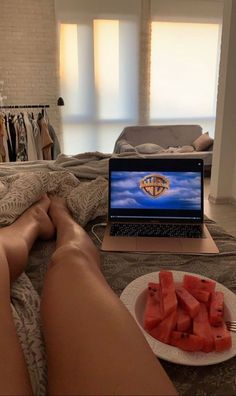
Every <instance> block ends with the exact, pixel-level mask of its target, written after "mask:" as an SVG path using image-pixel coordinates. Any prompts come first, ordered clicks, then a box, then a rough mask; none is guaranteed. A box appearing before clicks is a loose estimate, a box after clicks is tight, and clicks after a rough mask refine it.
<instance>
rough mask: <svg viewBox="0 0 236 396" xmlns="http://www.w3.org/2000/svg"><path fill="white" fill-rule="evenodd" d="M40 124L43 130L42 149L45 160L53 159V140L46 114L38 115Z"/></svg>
mask: <svg viewBox="0 0 236 396" xmlns="http://www.w3.org/2000/svg"><path fill="white" fill-rule="evenodd" d="M38 124H39V128H40V131H41V141H42V150H43V159H44V160H51V159H52V154H51V147H52V145H53V140H52V139H51V136H50V134H49V131H48V127H47V122H46V120H45V118H44V116H43V115H42V114H41V113H39V115H38Z"/></svg>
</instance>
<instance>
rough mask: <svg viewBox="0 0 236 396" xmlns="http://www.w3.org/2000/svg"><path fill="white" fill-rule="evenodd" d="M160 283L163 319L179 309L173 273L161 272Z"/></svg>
mask: <svg viewBox="0 0 236 396" xmlns="http://www.w3.org/2000/svg"><path fill="white" fill-rule="evenodd" d="M159 282H160V297H161V306H162V312H163V317H166V316H168V315H169V314H170V313H171V312H173V311H175V310H176V308H177V298H176V294H175V284H174V279H173V274H172V272H171V271H160V272H159Z"/></svg>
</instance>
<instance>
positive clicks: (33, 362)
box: [0, 152, 236, 396]
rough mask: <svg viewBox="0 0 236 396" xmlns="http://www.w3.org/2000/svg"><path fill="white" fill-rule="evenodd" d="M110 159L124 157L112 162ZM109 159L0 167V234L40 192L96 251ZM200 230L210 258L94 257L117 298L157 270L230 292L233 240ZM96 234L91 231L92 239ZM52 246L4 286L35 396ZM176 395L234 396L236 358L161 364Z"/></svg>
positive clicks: (41, 390) (39, 249)
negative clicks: (209, 239) (203, 279)
mask: <svg viewBox="0 0 236 396" xmlns="http://www.w3.org/2000/svg"><path fill="white" fill-rule="evenodd" d="M113 156H116V157H117V156H118V157H120V156H127V155H126V154H113ZM109 157H110V155H109V154H102V153H98V152H94V153H84V154H79V155H77V156H74V157H70V156H66V155H63V154H62V155H60V156H59V157H58V158H57V159H56V160H55V161H36V162H26V163H23V162H22V163H5V164H1V165H0V214H1V216H0V226H1V227H4V226H6V225H8V224H11V223H12V222H13V221H14V220H15V219H16V218H17V217H18V216H19V215H20V214H21V213H22V212H23V211H24V210H26V209H27V208H28V207H29V206H30V205H31V204H33V203H34V202H35V201H36V200H37V199H38V198H39V197H40V196H41V195H43V194H44V193H45V192H48V193H51V194H57V195H59V196H62V197H65V198H66V200H67V204H68V206H69V208H70V210H71V212H72V214H73V216H74V219H75V220H76V221H77V222H78V223H80V224H81V225H82V226H83V227H84V228H85V229H86V230H87V231H88V233H89V234H90V236H91V238H92V239H93V240H94V243H95V244H96V245H97V246H98V247H100V242H99V240H98V239H97V238H96V237H95V236H94V234H93V233H92V232H91V229H92V226H93V225H94V224H97V223H100V222H102V221H104V219H105V217H106V212H107V174H108V160H109ZM206 223H207V226H208V228H209V230H210V232H211V234H212V236H213V238H214V240H215V242H216V244H217V246H218V248H219V250H220V253H219V254H217V255H205V256H197V255H180V254H156V255H155V254H152V255H149V254H131V253H125V254H124V253H105V252H102V270H103V273H104V275H105V277H106V279H107V281H108V283H109V284H110V286H111V287H112V289H113V290H114V291H115V293H117V295H120V294H121V293H122V291H123V290H124V288H125V287H126V286H127V285H128V284H129V283H130V282H131V281H132V280H134V279H136V278H137V277H139V276H141V275H144V274H147V273H150V272H155V271H158V270H160V269H161V268H162V269H163V268H165V269H172V270H180V271H188V272H193V273H196V274H201V275H204V276H207V277H210V278H212V279H215V280H216V281H218V282H220V283H222V284H223V285H224V286H226V287H227V288H229V289H230V290H232V291H233V292H236V238H234V237H233V236H231V235H229V234H228V233H226V232H225V231H224V230H223V229H222V228H220V227H219V226H218V225H217V224H215V223H214V222H213V221H211V220H210V219H206ZM103 232H104V228H103V227H102V226H98V227H97V228H96V233H97V235H98V237H99V238H100V239H102V237H103ZM54 249H55V241H54V240H50V241H40V240H38V241H37V242H36V243H35V244H34V246H33V249H32V251H31V254H30V257H29V262H28V265H27V269H26V272H25V273H23V274H22V275H21V276H20V277H19V278H18V280H17V281H16V282H15V283H14V284H13V285H12V289H11V301H12V312H13V316H14V321H15V325H16V328H17V332H18V335H19V339H20V343H21V345H22V348H23V351H24V355H25V358H26V362H27V365H28V369H29V373H30V377H31V382H32V386H33V391H34V394H35V395H45V394H46V384H47V367H46V355H45V347H44V342H43V338H42V334H41V326H40V316H39V307H40V294H41V290H42V285H43V279H44V275H45V273H46V270H47V265H48V263H49V260H50V256H51V254H52V252H53V251H54ZM161 362H162V364H163V366H164V368H165V369H166V371H167V373H168V374H169V376H170V378H171V379H172V381H173V382H174V384H175V385H176V387H177V389H178V391H179V393H180V395H199V396H200V395H201V396H203V395H232V394H236V374H235V366H236V357H234V358H232V359H230V360H228V361H225V362H223V363H220V364H217V365H212V366H203V367H194V366H182V365H177V364H174V363H169V362H167V361H164V360H163V361H161Z"/></svg>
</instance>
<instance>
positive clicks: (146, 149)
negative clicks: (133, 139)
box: [135, 143, 163, 154]
mask: <svg viewBox="0 0 236 396" xmlns="http://www.w3.org/2000/svg"><path fill="white" fill-rule="evenodd" d="M135 148H136V151H137V152H138V153H140V154H155V153H160V152H162V151H163V147H161V146H159V145H158V144H155V143H143V144H139V145H138V146H136V147H135Z"/></svg>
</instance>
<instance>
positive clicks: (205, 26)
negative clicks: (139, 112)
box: [150, 21, 220, 136]
mask: <svg viewBox="0 0 236 396" xmlns="http://www.w3.org/2000/svg"><path fill="white" fill-rule="evenodd" d="M219 35H220V25H219V24H217V23H214V24H211V23H180V22H156V21H155V22H152V42H151V93H150V123H152V124H161V123H172V124H173V123H179V124H181V123H184V124H186V123H190V124H193V123H194V124H195V123H197V124H200V125H201V126H202V127H203V128H205V129H206V130H209V132H210V134H211V135H212V136H214V124H215V113H216V94H217V79H218V43H219Z"/></svg>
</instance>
